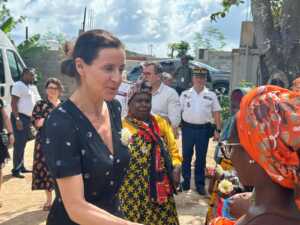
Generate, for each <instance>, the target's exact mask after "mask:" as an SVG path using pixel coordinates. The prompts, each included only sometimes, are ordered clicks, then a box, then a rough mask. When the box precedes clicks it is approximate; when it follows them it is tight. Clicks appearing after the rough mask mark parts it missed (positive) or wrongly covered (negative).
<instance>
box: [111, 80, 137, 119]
mask: <svg viewBox="0 0 300 225" xmlns="http://www.w3.org/2000/svg"><path fill="white" fill-rule="evenodd" d="M132 85H133V84H132V83H130V82H127V81H122V83H121V85H120V87H119V90H118V93H117V95H116V97H115V99H117V100H118V101H119V102H120V104H121V107H122V112H121V116H122V117H125V116H127V113H128V107H127V104H128V99H127V97H128V96H127V94H128V91H129V89H130V87H131V86H132Z"/></svg>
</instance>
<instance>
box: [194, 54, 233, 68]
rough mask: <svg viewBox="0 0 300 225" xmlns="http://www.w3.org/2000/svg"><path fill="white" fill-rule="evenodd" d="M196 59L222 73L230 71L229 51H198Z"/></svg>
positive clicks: (230, 58)
mask: <svg viewBox="0 0 300 225" xmlns="http://www.w3.org/2000/svg"><path fill="white" fill-rule="evenodd" d="M196 59H197V60H199V61H200V62H203V63H205V64H208V65H210V66H212V67H215V68H217V69H220V70H223V71H229V72H230V71H231V69H232V56H231V52H230V51H216V50H209V49H199V50H198V52H197V56H196Z"/></svg>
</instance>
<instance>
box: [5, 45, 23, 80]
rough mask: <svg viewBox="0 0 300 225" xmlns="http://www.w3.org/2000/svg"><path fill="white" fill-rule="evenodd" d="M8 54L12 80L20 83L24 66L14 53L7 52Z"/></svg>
mask: <svg viewBox="0 0 300 225" xmlns="http://www.w3.org/2000/svg"><path fill="white" fill-rule="evenodd" d="M6 54H7V60H8V64H9V69H10V73H11V76H12V79H13V81H18V80H20V78H21V73H22V71H23V69H24V66H23V64H22V62H21V60H20V59H19V56H18V55H17V54H16V53H15V52H14V51H12V50H7V51H6Z"/></svg>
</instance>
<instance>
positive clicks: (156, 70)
mask: <svg viewBox="0 0 300 225" xmlns="http://www.w3.org/2000/svg"><path fill="white" fill-rule="evenodd" d="M142 66H143V68H144V67H148V66H153V67H154V73H155V74H162V73H163V68H162V66H161V65H160V63H158V62H144V63H143V64H142Z"/></svg>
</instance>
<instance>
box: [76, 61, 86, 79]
mask: <svg viewBox="0 0 300 225" xmlns="http://www.w3.org/2000/svg"><path fill="white" fill-rule="evenodd" d="M74 63H75V68H76V70H77V72H78V73H79V75H80V76H84V75H85V71H84V65H85V63H84V61H83V60H82V59H81V58H76V59H75V60H74Z"/></svg>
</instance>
